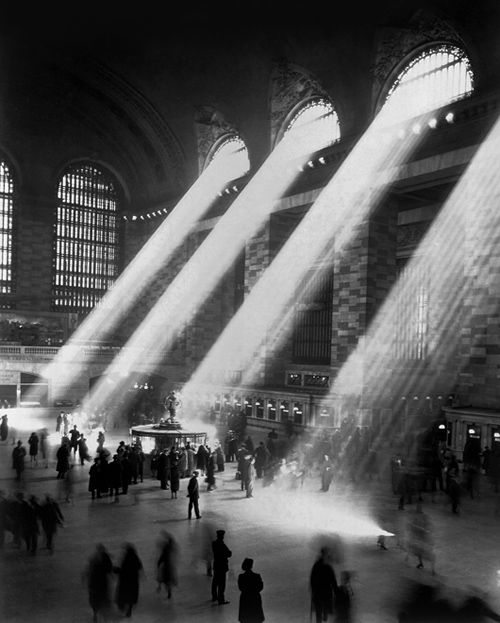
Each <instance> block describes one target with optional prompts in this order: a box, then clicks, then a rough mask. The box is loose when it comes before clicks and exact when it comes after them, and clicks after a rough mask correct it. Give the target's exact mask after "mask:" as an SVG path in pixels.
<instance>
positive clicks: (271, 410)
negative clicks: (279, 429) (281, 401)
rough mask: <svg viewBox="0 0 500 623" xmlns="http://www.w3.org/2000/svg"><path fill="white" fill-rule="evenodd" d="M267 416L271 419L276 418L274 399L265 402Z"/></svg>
mask: <svg viewBox="0 0 500 623" xmlns="http://www.w3.org/2000/svg"><path fill="white" fill-rule="evenodd" d="M267 417H268V419H270V420H272V421H275V420H276V400H274V399H270V400H268V402H267Z"/></svg>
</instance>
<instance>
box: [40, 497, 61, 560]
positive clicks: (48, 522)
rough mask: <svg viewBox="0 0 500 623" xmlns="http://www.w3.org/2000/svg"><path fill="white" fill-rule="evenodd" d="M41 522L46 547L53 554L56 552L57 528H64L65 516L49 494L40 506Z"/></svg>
mask: <svg viewBox="0 0 500 623" xmlns="http://www.w3.org/2000/svg"><path fill="white" fill-rule="evenodd" d="M40 520H41V523H42V529H43V532H44V534H45V547H46V548H47V549H48V550H49V551H50V552H51V553H52V551H53V550H54V535H55V533H56V532H57V526H62V525H63V522H64V516H63V514H62V512H61V509H60V508H59V504H58V503H57V502H56V501H55V500H54V498H52V497H51V496H50V495H49V494H48V493H47V494H46V495H45V500H44V501H43V502H42V503H41V504H40Z"/></svg>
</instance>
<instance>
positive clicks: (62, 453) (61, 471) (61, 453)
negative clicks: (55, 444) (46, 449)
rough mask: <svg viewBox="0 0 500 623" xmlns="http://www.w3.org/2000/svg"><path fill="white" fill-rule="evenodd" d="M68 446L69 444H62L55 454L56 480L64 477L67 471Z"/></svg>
mask: <svg viewBox="0 0 500 623" xmlns="http://www.w3.org/2000/svg"><path fill="white" fill-rule="evenodd" d="M70 452H71V449H70V446H69V443H62V444H61V445H60V446H59V448H58V450H57V453H56V458H57V464H56V471H57V478H58V479H61V478H64V477H65V476H66V472H67V471H68V470H69V456H70Z"/></svg>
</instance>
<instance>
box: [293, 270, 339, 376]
mask: <svg viewBox="0 0 500 623" xmlns="http://www.w3.org/2000/svg"><path fill="white" fill-rule="evenodd" d="M305 283H307V288H306V290H305V292H304V294H303V295H302V296H301V300H300V301H299V302H298V305H297V311H296V318H295V327H294V333H293V360H294V362H295V363H308V364H323V365H324V364H329V363H330V359H331V338H332V311H333V270H332V269H331V268H322V269H317V270H313V271H310V273H309V275H308V277H307V279H306V282H305Z"/></svg>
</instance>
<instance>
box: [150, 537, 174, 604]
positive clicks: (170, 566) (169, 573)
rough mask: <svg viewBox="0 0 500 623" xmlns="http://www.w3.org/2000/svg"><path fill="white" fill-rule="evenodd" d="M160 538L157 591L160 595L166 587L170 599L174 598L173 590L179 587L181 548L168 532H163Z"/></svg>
mask: <svg viewBox="0 0 500 623" xmlns="http://www.w3.org/2000/svg"><path fill="white" fill-rule="evenodd" d="M160 536H161V540H160V542H159V549H160V555H159V557H158V560H157V562H156V569H157V572H156V578H157V582H158V586H157V588H156V590H157V592H158V593H159V592H160V591H161V587H162V586H165V589H166V591H167V598H168V599H170V598H171V597H172V588H173V587H174V586H177V560H178V552H179V548H178V546H177V542H176V541H175V539H174V537H173V536H172V535H171V534H170V533H169V532H167V531H166V530H162V531H161V533H160Z"/></svg>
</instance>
